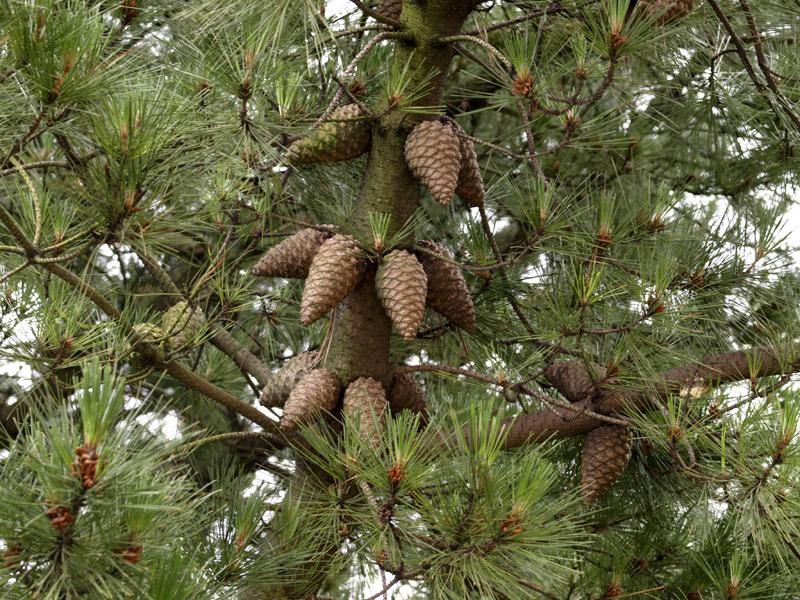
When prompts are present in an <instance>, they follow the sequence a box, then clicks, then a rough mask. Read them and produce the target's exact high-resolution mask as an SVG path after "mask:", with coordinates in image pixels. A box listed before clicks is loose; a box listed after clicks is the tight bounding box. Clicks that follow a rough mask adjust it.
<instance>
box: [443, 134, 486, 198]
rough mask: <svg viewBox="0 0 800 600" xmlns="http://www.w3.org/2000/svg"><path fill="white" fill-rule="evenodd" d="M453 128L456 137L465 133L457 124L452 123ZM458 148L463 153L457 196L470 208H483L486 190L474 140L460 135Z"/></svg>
mask: <svg viewBox="0 0 800 600" xmlns="http://www.w3.org/2000/svg"><path fill="white" fill-rule="evenodd" d="M451 126H452V127H453V130H454V131H455V133H456V135H458V134H459V133H463V132H464V130H463V129H461V126H460V125H458V124H457V123H455V122H451ZM458 147H459V150H460V152H461V168H460V169H459V171H458V185H457V186H456V194H458V195H459V196H461V197H462V198H463V199H464V200H466V201H467V202H468V203H469V205H470V206H474V207H478V206H483V201H484V199H485V198H486V190H485V189H484V188H483V178H482V177H481V167H480V164H479V163H478V155H477V154H475V147H474V146H473V144H472V140H468V139H467V138H465V137H462V136H460V135H458Z"/></svg>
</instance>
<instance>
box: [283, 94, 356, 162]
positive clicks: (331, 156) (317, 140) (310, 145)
mask: <svg viewBox="0 0 800 600" xmlns="http://www.w3.org/2000/svg"><path fill="white" fill-rule="evenodd" d="M361 116H362V113H361V109H360V108H359V107H358V105H357V104H346V105H344V106H340V107H339V108H337V109H336V110H335V111H333V113H331V116H330V119H329V120H328V121H326V122H325V123H323V124H322V125H321V126H320V127H319V129H317V130H316V131H314V132H313V133H312V134H311V135H309V136H308V137H305V138H303V139H301V140H297V141H296V142H294V143H293V144H292V145H291V146H289V150H288V152H287V153H286V162H287V163H289V164H292V165H295V166H302V165H310V164H313V163H320V162H333V161H337V160H348V159H351V158H355V157H357V156H361V155H362V154H364V153H365V152H366V151H367V150H369V142H370V131H371V127H370V124H369V122H368V121H366V120H364V119H360V118H359V117H361Z"/></svg>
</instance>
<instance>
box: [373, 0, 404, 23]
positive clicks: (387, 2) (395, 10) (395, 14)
mask: <svg viewBox="0 0 800 600" xmlns="http://www.w3.org/2000/svg"><path fill="white" fill-rule="evenodd" d="M402 10H403V0H383V2H381V5H380V6H379V7H378V14H379V15H381V16H383V17H388V18H390V19H394V20H395V21H397V20H398V19H399V18H400V13H401V12H402Z"/></svg>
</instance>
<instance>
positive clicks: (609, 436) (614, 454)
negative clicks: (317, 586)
mask: <svg viewBox="0 0 800 600" xmlns="http://www.w3.org/2000/svg"><path fill="white" fill-rule="evenodd" d="M630 456H631V433H630V430H629V429H628V428H627V427H620V426H618V425H604V426H602V427H598V428H597V429H593V430H592V431H590V432H589V433H587V434H586V439H584V441H583V450H582V452H581V494H582V495H583V501H584V503H585V504H587V505H588V504H591V503H592V502H594V501H595V500H597V499H598V498H599V497H600V496H602V495H603V494H604V493H605V492H606V491H607V490H608V488H610V487H611V484H613V483H614V482H615V481H616V480H617V479H618V478H619V476H620V475H622V472H623V471H624V470H625V466H626V465H627V464H628V459H629V458H630Z"/></svg>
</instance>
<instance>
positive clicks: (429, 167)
mask: <svg viewBox="0 0 800 600" xmlns="http://www.w3.org/2000/svg"><path fill="white" fill-rule="evenodd" d="M406 162H407V163H408V168H409V169H411V172H412V173H413V174H414V176H415V177H416V178H417V179H419V180H420V181H421V182H422V183H423V184H424V185H425V187H427V188H428V190H429V191H430V193H431V196H433V197H434V198H435V199H436V200H437V201H438V202H439V203H440V204H443V205H445V206H447V205H448V204H450V200H451V199H452V198H453V194H454V193H455V191H456V186H457V185H458V174H459V171H460V170H461V150H460V149H459V143H458V136H456V134H455V133H453V129H452V128H451V127H449V126H447V125H444V124H443V123H440V122H439V121H423V122H422V123H420V124H419V125H417V126H416V127H415V128H414V130H413V131H412V132H411V134H410V135H409V136H408V138H407V139H406Z"/></svg>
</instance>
